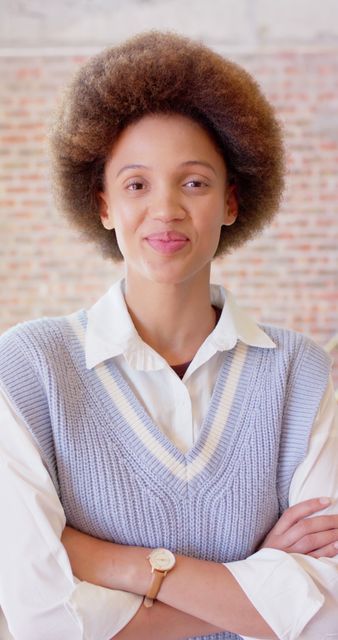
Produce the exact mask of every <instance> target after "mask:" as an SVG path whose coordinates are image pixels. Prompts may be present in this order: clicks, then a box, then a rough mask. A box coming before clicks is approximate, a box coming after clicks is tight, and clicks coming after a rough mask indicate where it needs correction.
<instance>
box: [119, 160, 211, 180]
mask: <svg viewBox="0 0 338 640" xmlns="http://www.w3.org/2000/svg"><path fill="white" fill-rule="evenodd" d="M195 164H200V165H202V166H204V167H207V168H208V169H211V171H213V173H214V174H215V175H216V171H215V169H214V167H213V166H212V165H211V164H210V163H209V162H206V161H205V160H186V161H185V162H182V164H180V167H187V166H190V165H195ZM127 169H147V170H149V169H151V167H147V166H146V165H144V164H126V165H125V166H124V167H121V169H120V170H119V171H118V172H117V174H116V177H117V178H118V176H119V175H120V173H122V171H126V170H127Z"/></svg>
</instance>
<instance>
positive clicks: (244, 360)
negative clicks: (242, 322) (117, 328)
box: [0, 310, 330, 640]
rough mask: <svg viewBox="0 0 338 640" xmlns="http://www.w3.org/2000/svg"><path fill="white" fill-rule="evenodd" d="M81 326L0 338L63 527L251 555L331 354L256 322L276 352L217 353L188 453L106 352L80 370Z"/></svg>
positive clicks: (6, 375) (7, 384)
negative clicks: (205, 407)
mask: <svg viewBox="0 0 338 640" xmlns="http://www.w3.org/2000/svg"><path fill="white" fill-rule="evenodd" d="M86 324H87V313H86V311H85V310H80V311H78V312H76V313H73V314H71V315H69V316H64V317H56V318H41V319H38V320H33V321H29V322H25V323H22V324H19V325H16V326H15V327H13V328H12V329H10V330H9V331H7V332H6V333H5V334H4V335H3V336H2V337H1V338H0V386H2V387H3V388H4V390H5V392H6V393H7V395H8V397H9V398H10V400H11V402H12V404H13V405H14V407H15V408H16V410H17V412H18V413H19V415H20V416H21V417H22V418H23V420H24V421H25V423H26V425H27V428H28V429H29V430H30V432H31V433H32V434H33V437H34V438H35V441H36V443H37V445H38V448H39V450H40V453H41V456H42V459H43V462H44V464H45V466H46V467H47V469H48V471H49V473H50V475H51V478H52V480H53V483H54V485H55V487H56V489H57V491H58V495H59V497H60V500H61V502H62V505H63V508H64V510H65V514H66V518H67V523H68V524H69V525H70V526H72V527H74V528H76V529H79V530H81V531H83V532H86V533H88V534H90V535H93V536H96V537H98V538H101V539H102V540H108V541H112V542H116V543H119V544H125V545H136V546H144V547H151V548H155V547H166V548H168V549H171V550H172V551H173V552H176V553H178V554H184V555H187V556H191V557H194V558H199V559H205V560H211V561H214V562H222V563H225V562H229V561H234V560H241V559H244V558H246V557H247V556H249V555H250V554H252V553H253V552H254V551H255V550H256V549H257V546H258V545H259V543H260V542H261V541H262V539H264V537H265V535H266V534H267V533H268V532H269V531H270V529H271V528H272V526H273V525H274V524H275V522H276V520H277V519H278V517H279V516H280V515H281V513H282V512H283V511H284V510H285V508H287V506H288V492H289V486H290V482H291V479H292V476H293V474H294V472H295V469H296V467H297V466H298V465H299V464H300V463H301V462H302V460H303V459H304V457H305V455H306V451H307V446H308V440H309V436H310V433H311V428H312V425H313V422H314V419H315V417H316V414H317V411H318V408H319V405H320V401H321V398H322V395H323V393H324V391H325V388H326V386H327V383H328V375H329V368H330V360H329V358H328V356H327V354H326V353H325V352H324V351H323V350H322V349H321V348H320V347H319V346H317V345H316V344H315V343H314V342H313V341H312V340H310V339H308V338H306V337H304V336H302V335H301V334H298V333H296V332H293V331H288V330H282V329H278V328H275V327H268V326H262V328H263V329H264V330H265V332H266V333H267V334H268V335H269V336H270V337H271V338H272V340H273V341H274V342H275V344H276V348H275V349H271V348H270V349H267V348H261V347H253V346H247V345H245V344H244V343H242V342H241V341H238V342H237V344H236V346H235V347H234V348H233V349H232V350H230V351H226V352H224V363H223V364H222V366H221V369H220V371H219V374H218V377H217V380H216V383H215V387H214V390H213V394H212V398H211V401H210V404H209V408H208V411H207V414H206V416H205V419H204V421H203V424H202V425H201V430H200V433H199V437H198V439H197V441H196V443H195V444H194V446H193V447H192V448H191V449H190V450H189V451H187V452H186V453H182V452H181V451H180V450H178V449H177V448H176V447H175V446H174V444H173V443H172V442H171V441H170V440H169V439H168V438H167V437H166V436H165V435H164V434H163V433H162V432H161V431H160V430H159V429H158V428H157V426H156V425H155V424H154V423H153V422H152V420H151V419H150V417H149V415H148V414H147V412H146V410H145V409H144V407H143V406H142V405H141V403H140V402H139V400H138V399H137V398H136V397H135V395H134V393H133V392H132V390H131V388H130V387H129V386H128V383H127V381H126V380H125V379H124V378H123V376H122V375H121V373H120V371H119V369H118V368H117V367H116V365H115V364H114V358H111V359H108V360H106V361H105V362H102V363H100V364H99V365H97V366H96V367H94V368H92V369H87V368H86V364H85V351H84V347H85V331H86ZM145 375H146V373H145ZM187 595H188V594H187ZM224 598H226V593H225V594H224ZM203 638H205V640H221V639H222V640H225V639H227V640H230V639H231V640H235V639H237V640H238V639H239V638H240V636H238V635H236V634H233V633H228V632H222V633H218V634H215V635H212V636H211V635H210V636H205V637H203ZM200 640H202V637H200Z"/></svg>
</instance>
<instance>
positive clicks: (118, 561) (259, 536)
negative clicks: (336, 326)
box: [0, 33, 338, 640]
mask: <svg viewBox="0 0 338 640" xmlns="http://www.w3.org/2000/svg"><path fill="white" fill-rule="evenodd" d="M51 149H52V159H53V166H54V180H55V184H56V187H57V196H58V199H59V203H60V206H61V207H62V209H63V210H64V211H65V212H66V213H67V214H68V216H69V218H70V219H71V220H72V221H73V222H74V223H75V224H76V225H77V226H78V227H80V228H81V229H82V231H83V232H84V234H85V235H86V236H87V237H89V238H90V239H91V240H93V241H94V242H95V243H97V244H99V246H100V247H101V249H102V251H103V253H104V255H106V256H108V257H111V258H114V259H121V258H122V257H123V260H124V267H125V278H124V279H123V280H122V281H121V282H119V283H117V284H116V285H114V286H113V287H112V288H111V289H110V290H109V292H108V293H107V294H106V295H105V296H103V298H101V299H100V300H99V301H98V302H97V303H96V304H95V305H94V306H93V307H92V308H91V309H90V310H89V311H85V310H81V311H79V312H76V313H74V314H71V315H70V316H66V317H60V318H42V319H41V320H37V321H33V322H28V323H25V324H23V325H19V326H17V327H14V328H13V329H12V330H10V331H9V332H7V333H6V334H5V335H4V336H3V338H2V340H1V344H0V349H1V350H0V353H1V363H2V366H1V377H0V380H1V386H2V388H3V390H4V395H3V402H4V414H5V411H6V412H7V414H6V415H7V422H8V425H9V426H10V429H11V433H15V434H16V436H15V437H16V440H15V442H16V444H17V448H18V449H20V447H21V448H22V449H23V453H22V456H21V457H20V453H18V451H17V450H16V452H15V455H16V467H17V468H16V469H15V470H14V472H13V464H12V458H11V453H6V450H5V448H4V451H5V453H4V454H3V458H4V459H5V460H6V462H5V464H4V465H3V473H4V474H6V482H7V483H8V486H9V487H10V490H9V492H6V495H5V496H4V497H3V504H4V505H5V500H7V501H8V503H9V507H8V508H10V505H12V504H15V512H14V513H13V514H11V517H10V518H9V519H8V520H9V522H8V523H7V522H6V523H5V527H6V531H7V535H8V537H9V536H10V535H12V536H13V535H14V532H15V531H17V530H18V527H20V536H17V538H20V539H18V540H16V548H15V553H16V555H17V554H18V551H19V556H20V557H22V558H23V557H25V552H26V554H28V557H29V562H28V563H27V567H26V568H24V569H22V566H20V571H21V572H22V571H27V579H26V582H25V581H23V583H24V584H26V585H27V584H29V579H30V581H31V584H32V589H33V594H32V595H30V594H29V593H28V594H27V590H26V589H25V592H24V594H21V593H20V587H19V577H18V576H19V569H18V568H17V567H18V562H17V561H15V559H14V557H13V558H8V557H7V554H10V553H11V551H10V550H8V549H6V558H5V557H4V558H3V562H4V565H5V566H6V570H5V573H4V576H5V577H6V580H8V582H9V584H10V585H12V586H11V587H10V588H7V590H6V592H5V589H4V588H2V590H1V603H2V606H3V608H4V611H5V614H6V617H7V619H8V621H9V626H10V628H11V629H12V632H13V635H14V637H15V638H18V639H19V638H25V640H27V639H30V638H34V640H37V638H44V640H46V639H47V638H48V640H49V639H52V638H58V639H60V638H61V637H62V638H63V637H65V638H72V640H73V639H74V638H82V637H85V638H109V637H111V636H113V635H114V637H116V638H119V639H120V640H125V639H127V638H137V639H138V640H140V639H142V638H161V639H162V640H165V639H169V638H173V639H174V638H188V637H199V638H202V637H206V636H208V637H211V638H216V637H217V638H224V639H225V638H238V637H240V636H250V637H256V638H275V637H283V638H290V639H291V638H300V637H302V638H314V637H316V638H318V637H324V635H325V634H333V633H334V632H336V631H337V624H336V609H335V607H336V605H337V584H338V583H337V580H338V578H337V559H335V558H334V556H336V546H335V543H336V541H337V539H338V537H337V529H338V521H337V515H332V516H316V517H314V518H312V519H310V520H309V519H304V518H305V517H306V516H308V515H312V514H314V513H315V512H317V511H319V510H320V509H323V508H325V507H328V506H329V504H330V502H332V499H334V500H336V499H337V493H338V491H337V485H338V481H337V476H338V471H337V463H336V461H335V459H334V456H333V455H332V453H331V452H332V444H333V443H334V442H336V439H337V429H336V426H335V417H334V414H335V410H334V401H333V392H332V383H331V382H330V374H329V362H328V358H327V356H326V354H325V353H324V352H323V351H322V350H321V349H320V348H319V347H317V345H315V344H314V343H313V342H312V341H310V340H308V339H306V338H304V337H303V336H301V335H299V334H296V333H294V332H291V331H285V330H282V329H277V328H274V327H267V326H264V327H263V326H258V325H257V324H256V323H254V322H253V321H252V320H251V319H249V318H248V317H247V315H246V314H244V312H243V311H242V310H241V309H239V307H238V306H237V305H236V303H235V301H234V299H233V298H232V296H231V295H230V294H229V293H228V292H226V291H224V290H223V289H222V288H220V287H214V286H211V285H210V266H211V261H212V260H213V258H214V257H215V256H217V255H221V254H222V253H224V252H226V251H229V250H230V249H232V248H233V247H235V246H239V245H240V244H241V243H243V242H244V241H245V240H247V239H248V238H249V237H251V236H252V235H253V234H254V233H256V232H257V231H259V230H260V229H261V228H262V227H263V226H264V225H265V224H266V223H267V222H268V221H269V220H270V219H271V217H272V215H273V213H274V212H275V210H276V208H277V206H278V202H279V197H280V193H281V189H282V183H283V152H282V143H281V136H280V131H279V127H278V125H277V122H276V120H275V117H274V114H273V111H272V109H271V107H270V105H269V104H268V103H267V102H266V100H265V98H264V97H263V96H262V95H261V93H260V91H259V89H258V87H257V86H256V84H255V83H254V82H253V80H252V79H251V78H250V77H249V76H248V74H247V73H246V72H244V71H243V70H242V69H240V68H238V67H237V66H236V65H234V64H232V63H230V62H227V61H225V60H223V59H222V58H221V57H220V56H218V55H216V54H215V53H213V52H211V51H210V50H208V49H207V48H206V47H204V46H202V45H200V44H198V43H194V42H191V41H189V40H188V39H186V38H182V37H179V36H175V35H170V34H160V33H150V34H144V35H140V36H137V37H135V38H133V39H132V40H130V41H128V42H127V43H124V44H123V45H121V46H120V47H116V48H113V49H110V50H107V51H105V52H103V53H102V54H100V55H98V56H96V57H95V58H93V59H92V60H90V61H89V62H88V63H87V64H86V65H85V66H84V67H83V68H82V69H81V70H80V72H79V74H77V76H76V78H75V80H74V82H73V84H72V85H71V87H70V89H69V91H68V93H67V95H66V97H65V100H64V103H63V106H62V107H61V111H60V113H59V115H58V118H57V120H56V123H55V126H54V129H53V131H52V134H51ZM27 427H28V430H27ZM329 445H331V446H329ZM28 454H29V456H30V457H31V459H32V460H33V459H34V461H35V462H36V466H35V467H34V469H37V471H34V473H35V476H33V477H32V475H31V474H32V473H33V464H31V466H30V468H29V473H28V472H27V468H26V461H27V458H28ZM39 455H40V456H41V458H42V460H43V463H44V465H45V466H44V467H42V465H41V463H39ZM18 460H20V465H22V467H20V466H19V463H18V462H17V461H18ZM38 463H39V464H38ZM47 470H48V473H47ZM51 479H52V480H53V483H54V487H55V489H56V490H57V492H58V496H59V499H60V501H61V503H62V507H63V509H64V512H65V518H66V520H65V519H64V518H63V512H62V510H61V509H60V502H59V500H58V498H57V495H56V493H53V488H52V487H51ZM28 485H30V488H31V491H29V487H28ZM319 489H320V492H319V493H318V490H319ZM320 493H324V495H325V494H326V493H328V494H329V496H330V498H327V499H326V498H322V499H321V500H320V499H319V498H316V496H318V495H319V494H320ZM8 494H9V495H8ZM21 497H23V498H22V502H24V505H25V506H26V507H27V509H28V510H29V514H30V516H31V515H32V514H34V524H33V523H32V521H31V520H32V518H29V517H26V520H25V518H24V514H23V511H24V507H23V505H22V504H21V503H20V498H21ZM29 497H30V500H31V503H32V506H30V504H31V503H30V502H29ZM305 498H312V499H311V500H308V501H307V502H304V503H302V504H299V505H296V506H294V507H292V508H291V509H288V507H289V504H291V503H292V502H299V501H300V500H304V499H305ZM330 499H331V500H330ZM20 505H21V509H20ZM283 512H284V515H281V514H283ZM20 513H21V519H20V517H19V516H18V514H20ZM332 513H333V514H334V513H337V507H335V508H334V505H332ZM22 514H23V515H22ZM16 518H17V520H16ZM278 518H280V519H279V521H278ZM66 521H67V527H65V528H64V525H65V522H66ZM23 522H27V523H28V522H29V523H30V524H29V526H27V527H23ZM276 523H277V524H276ZM269 532H270V533H269ZM61 535H62V543H63V546H62V545H61V544H60V538H61ZM34 537H38V544H37V543H35V546H34V549H35V550H34V553H33V552H32V545H33V544H34ZM65 549H66V550H67V554H68V557H69V560H70V563H71V567H72V570H73V573H74V575H75V576H77V578H78V579H80V580H81V582H77V581H76V582H75V581H74V580H73V577H72V573H71V570H70V566H69V564H68V558H67V556H66V553H65ZM306 554H308V555H306ZM323 556H326V557H325V558H323ZM33 576H34V577H33ZM48 578H50V580H51V581H52V582H51V581H50V580H48ZM2 580H3V584H4V580H5V578H3V579H2ZM94 585H100V586H97V587H95V586H94ZM15 589H16V595H17V597H18V601H19V602H22V603H23V605H22V607H21V610H20V612H19V615H15V613H14V604H13V603H14V600H13V593H14V590H15ZM18 590H19V592H18ZM88 602H90V605H89V606H88ZM23 612H24V613H23ZM54 621H55V626H54ZM332 637H334V635H333V636H332Z"/></svg>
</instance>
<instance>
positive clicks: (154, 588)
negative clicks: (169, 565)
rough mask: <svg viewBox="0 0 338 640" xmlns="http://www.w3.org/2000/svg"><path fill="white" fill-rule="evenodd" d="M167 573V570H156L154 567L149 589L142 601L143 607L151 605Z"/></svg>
mask: <svg viewBox="0 0 338 640" xmlns="http://www.w3.org/2000/svg"><path fill="white" fill-rule="evenodd" d="M167 573H168V571H158V570H157V569H154V571H153V575H152V579H151V583H150V586H149V589H148V591H147V594H146V596H145V598H144V601H143V604H144V606H145V607H147V608H149V607H152V605H153V603H154V600H155V598H156V596H157V594H158V592H159V590H160V588H161V584H162V582H163V579H164V578H165V576H166V575H167Z"/></svg>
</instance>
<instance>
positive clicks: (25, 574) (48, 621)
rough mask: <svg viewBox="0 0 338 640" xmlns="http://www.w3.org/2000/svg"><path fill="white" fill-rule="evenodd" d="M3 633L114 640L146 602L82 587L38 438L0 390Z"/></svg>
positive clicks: (39, 638) (30, 638)
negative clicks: (66, 545) (63, 538)
mask: <svg viewBox="0 0 338 640" xmlns="http://www.w3.org/2000/svg"><path fill="white" fill-rule="evenodd" d="M0 510H1V514H2V518H1V528H0V566H1V572H0V605H1V608H2V612H1V610H0V629H1V632H2V634H1V638H2V639H6V640H7V638H8V639H10V638H13V637H14V638H15V640H60V638H72V640H109V639H110V638H112V637H113V636H114V635H116V634H117V633H118V631H120V630H121V629H122V628H123V627H124V626H125V625H126V624H127V623H128V622H129V621H130V620H131V618H133V616H134V615H135V614H136V612H137V610H138V608H139V607H140V605H141V603H142V597H141V596H138V595H135V594H131V593H127V592H123V591H117V590H110V589H106V588H104V587H98V586H96V585H93V584H90V583H88V582H81V581H79V580H77V579H76V578H75V577H74V576H73V575H72V571H71V567H70V563H69V560H68V556H67V553H66V550H65V548H64V547H63V545H62V543H61V540H60V538H61V535H62V531H63V529H64V526H65V523H66V521H65V515H64V511H63V508H62V505H61V503H60V500H59V498H58V496H57V493H56V490H55V488H54V485H53V483H52V481H51V478H50V476H49V474H48V472H47V470H46V468H45V466H44V465H43V462H42V459H41V457H40V454H39V452H38V449H37V446H36V444H35V442H34V439H33V437H32V435H31V434H30V432H29V431H28V429H27V427H26V426H25V424H24V423H23V421H22V420H21V419H20V418H19V416H18V415H16V413H15V411H14V409H13V408H12V407H11V405H10V402H9V400H8V398H7V397H6V395H5V393H1V391H0Z"/></svg>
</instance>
